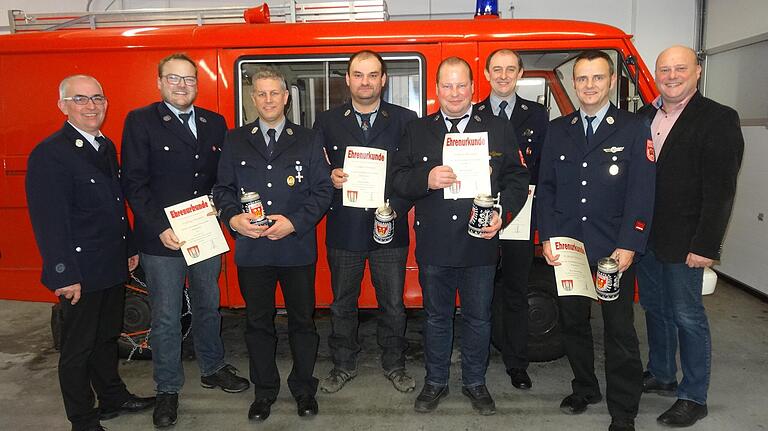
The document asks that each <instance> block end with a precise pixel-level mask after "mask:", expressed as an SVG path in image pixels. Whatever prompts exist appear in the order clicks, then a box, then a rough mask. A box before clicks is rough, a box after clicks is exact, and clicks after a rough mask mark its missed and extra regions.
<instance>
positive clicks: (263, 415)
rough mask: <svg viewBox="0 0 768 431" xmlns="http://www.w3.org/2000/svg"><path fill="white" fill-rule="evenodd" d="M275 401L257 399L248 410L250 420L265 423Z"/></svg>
mask: <svg viewBox="0 0 768 431" xmlns="http://www.w3.org/2000/svg"><path fill="white" fill-rule="evenodd" d="M274 402H275V400H271V399H269V398H256V399H255V400H254V401H253V403H251V408H249V409H248V419H252V420H257V421H264V420H267V418H268V417H269V413H270V412H271V411H272V404H273V403H274Z"/></svg>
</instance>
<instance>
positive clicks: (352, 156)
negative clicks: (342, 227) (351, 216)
mask: <svg viewBox="0 0 768 431" xmlns="http://www.w3.org/2000/svg"><path fill="white" fill-rule="evenodd" d="M342 169H343V170H344V173H345V174H347V175H348V176H347V181H346V182H345V183H344V184H342V186H341V191H342V204H343V205H344V206H345V207H353V208H378V207H380V206H382V205H384V184H386V181H387V150H381V149H379V148H369V147H354V146H352V147H347V148H346V150H345V152H344V166H343V168H342Z"/></svg>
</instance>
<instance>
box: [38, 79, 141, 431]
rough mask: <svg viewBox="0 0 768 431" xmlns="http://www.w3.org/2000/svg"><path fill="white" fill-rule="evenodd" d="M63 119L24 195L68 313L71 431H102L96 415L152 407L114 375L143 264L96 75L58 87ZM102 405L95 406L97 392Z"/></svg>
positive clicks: (66, 394) (63, 366) (65, 380)
mask: <svg viewBox="0 0 768 431" xmlns="http://www.w3.org/2000/svg"><path fill="white" fill-rule="evenodd" d="M58 105H59V109H61V112H62V113H64V115H66V116H67V122H66V123H64V126H63V127H62V128H61V130H59V131H58V132H56V133H54V134H53V135H51V136H50V137H48V138H46V139H45V140H44V141H43V142H41V143H40V144H39V145H37V146H36V147H35V149H34V150H32V153H31V154H30V155H29V161H28V164H27V177H26V192H27V204H28V206H29V216H30V219H31V221H32V228H33V230H34V233H35V240H36V241H37V246H38V248H39V250H40V255H41V256H42V258H43V268H42V283H43V284H44V285H45V286H46V287H47V288H48V289H50V290H51V291H53V292H54V293H55V294H56V296H57V297H59V303H60V304H61V308H62V316H63V322H62V324H61V355H60V357H59V383H60V385H61V394H62V397H63V398H64V410H65V411H66V412H67V418H68V419H69V420H70V422H72V429H73V430H74V431H86V430H88V431H100V430H103V429H104V428H103V427H102V426H101V425H100V419H102V420H105V419H111V418H114V417H116V416H118V415H119V414H120V413H125V412H135V411H139V410H143V409H146V408H149V407H151V406H152V405H153V404H154V401H155V399H154V397H152V398H139V397H136V396H134V395H132V394H131V393H129V392H128V390H127V389H126V387H125V383H123V381H122V379H121V378H120V375H119V374H118V371H117V363H118V358H117V338H118V337H119V336H120V331H121V329H122V327H123V305H124V300H125V287H124V283H125V282H126V281H127V280H128V271H133V270H134V269H135V268H136V266H137V265H138V263H139V256H138V255H137V254H136V249H135V247H134V245H133V241H132V237H131V230H130V227H129V225H128V220H127V218H126V212H125V202H124V201H123V194H122V191H121V190H120V181H119V179H118V171H119V168H118V166H117V154H116V150H115V146H114V144H112V141H110V140H109V139H107V138H106V137H104V135H102V134H101V131H100V128H101V125H102V123H103V122H104V116H105V114H106V112H107V99H106V98H105V97H104V93H103V91H102V89H101V85H100V84H99V82H98V81H96V79H94V78H93V77H91V76H87V75H73V76H70V77H67V78H65V79H64V80H63V81H61V84H60V85H59V102H58ZM94 391H95V392H96V396H97V397H98V400H99V407H98V409H97V408H94V396H93V392H94Z"/></svg>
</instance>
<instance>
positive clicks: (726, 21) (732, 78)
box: [704, 0, 768, 294]
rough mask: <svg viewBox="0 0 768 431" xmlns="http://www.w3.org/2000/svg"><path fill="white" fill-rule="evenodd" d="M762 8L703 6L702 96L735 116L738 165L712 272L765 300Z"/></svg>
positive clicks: (767, 139) (766, 60)
mask: <svg viewBox="0 0 768 431" xmlns="http://www.w3.org/2000/svg"><path fill="white" fill-rule="evenodd" d="M766 17H768V2H766V1H765V0H707V2H706V19H705V26H704V40H705V46H704V51H705V53H706V63H705V73H704V81H705V82H704V83H705V85H704V94H705V95H706V96H707V97H710V98H712V99H714V100H717V101H718V102H720V103H724V104H726V105H728V106H731V107H733V108H734V109H736V110H737V111H738V112H739V116H740V118H741V125H742V132H743V134H744V142H745V147H744V161H743V163H742V165H741V172H739V179H738V189H737V191H736V200H735V201H734V208H733V214H732V216H731V222H730V225H729V226H728V231H727V233H726V236H725V241H724V243H723V255H722V261H721V262H720V264H719V265H717V266H716V267H715V269H716V270H717V271H718V272H720V273H722V274H725V275H727V276H729V277H731V278H733V279H735V280H737V281H739V282H741V283H744V284H746V285H747V286H750V287H752V288H754V289H756V290H758V291H760V292H762V293H764V294H768V266H766V259H765V244H768V220H767V218H768V187H766V181H768V73H766V70H768V21H767V20H766Z"/></svg>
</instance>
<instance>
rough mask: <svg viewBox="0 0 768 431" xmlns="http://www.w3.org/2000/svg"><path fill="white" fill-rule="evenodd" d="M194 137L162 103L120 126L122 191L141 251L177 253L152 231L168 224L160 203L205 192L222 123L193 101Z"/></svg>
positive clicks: (210, 181)
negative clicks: (121, 128) (128, 204)
mask: <svg viewBox="0 0 768 431" xmlns="http://www.w3.org/2000/svg"><path fill="white" fill-rule="evenodd" d="M194 120H195V126H196V127H197V139H195V137H194V136H193V135H192V134H191V133H190V132H189V131H188V130H187V129H186V128H185V127H184V125H183V124H181V121H179V119H178V117H177V116H176V115H175V114H174V113H173V112H172V111H171V110H170V109H168V106H166V104H165V103H164V102H157V103H153V104H151V105H149V106H146V107H144V108H140V109H136V110H134V111H131V112H129V113H128V117H126V119H125V128H124V129H123V144H122V163H123V178H122V183H123V190H125V195H126V197H127V199H128V202H129V203H130V205H131V210H132V211H133V214H134V216H135V219H134V224H135V229H136V242H137V245H138V247H139V250H141V251H142V252H144V253H147V254H151V255H156V256H177V257H181V251H179V250H170V249H168V248H166V247H165V246H164V245H163V244H162V242H160V238H159V236H158V235H160V233H162V232H163V231H164V230H166V229H168V228H169V227H171V225H170V223H169V222H168V219H167V218H166V216H165V212H164V211H163V208H165V207H168V206H171V205H175V204H178V203H180V202H184V201H187V200H189V199H193V198H195V197H198V196H204V195H207V194H210V192H211V187H212V186H213V183H214V182H215V181H216V167H217V165H218V161H219V154H221V144H222V141H223V140H224V134H225V133H226V131H227V125H226V123H225V121H224V117H222V116H221V115H219V114H217V113H215V112H211V111H208V110H205V109H203V108H200V107H197V106H195V118H194Z"/></svg>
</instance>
